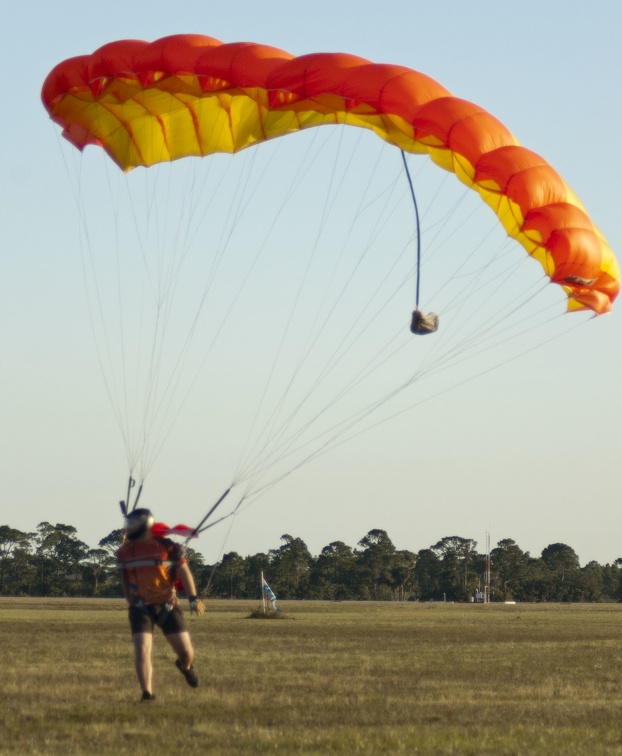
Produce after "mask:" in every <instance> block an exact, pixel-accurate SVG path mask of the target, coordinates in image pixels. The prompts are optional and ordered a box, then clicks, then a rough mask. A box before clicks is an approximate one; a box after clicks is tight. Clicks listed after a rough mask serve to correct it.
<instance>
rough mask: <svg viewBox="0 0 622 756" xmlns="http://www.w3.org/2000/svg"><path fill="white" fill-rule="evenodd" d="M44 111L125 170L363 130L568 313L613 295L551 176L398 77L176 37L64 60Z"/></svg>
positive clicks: (491, 132) (497, 126) (478, 122)
mask: <svg viewBox="0 0 622 756" xmlns="http://www.w3.org/2000/svg"><path fill="white" fill-rule="evenodd" d="M42 99H43V103H44V105H45V107H46V108H47V110H48V111H49V113H50V115H51V117H52V119H53V120H54V121H55V122H56V123H58V124H59V125H61V126H62V128H63V133H64V136H65V137H66V138H67V139H68V140H69V141H70V142H71V143H72V144H74V145H75V146H76V147H77V148H78V149H80V150H81V149H83V148H84V147H85V146H86V145H88V144H96V145H99V146H101V147H103V149H104V150H105V151H106V152H107V153H108V155H109V156H110V157H111V158H112V159H113V160H114V161H115V162H116V163H117V164H118V165H119V166H120V167H121V168H122V169H123V170H130V169H132V168H135V167H137V166H150V165H153V164H155V163H160V162H163V161H170V160H176V159H178V158H182V157H187V156H192V155H194V156H205V155H209V154H212V153H216V152H228V153H233V152H236V151H238V150H242V149H244V148H245V147H249V146H252V145H254V144H258V143H261V142H263V141H265V140H267V139H271V138H274V137H279V136H283V135H285V134H289V133H292V132H296V131H299V130H301V129H306V128H309V127H312V126H321V125H327V124H332V125H335V124H346V125H352V126H358V127H362V128H366V129H370V130H372V131H374V132H375V133H376V134H378V135H379V136H380V137H381V138H382V139H384V140H386V141H387V142H389V143H391V144H394V145H396V146H397V147H399V148H401V149H402V150H404V151H406V152H411V153H422V154H428V155H429V156H430V157H431V159H432V160H433V161H434V162H435V163H436V164H438V165H439V166H441V167H442V168H444V169H446V170H448V171H452V172H453V173H455V174H456V176H457V177H458V178H459V179H460V180H461V181H462V182H463V183H464V184H466V185H467V186H469V187H471V188H472V189H473V190H474V191H476V192H478V194H479V195H480V196H481V198H482V199H483V200H484V202H486V203H487V204H488V205H489V206H490V207H492V209H493V210H494V212H495V213H496V214H497V216H498V218H499V220H500V222H501V223H502V224H503V226H504V228H505V229H506V231H507V233H508V234H509V235H510V236H512V237H514V238H515V239H516V240H517V241H518V242H519V243H520V244H521V245H522V246H523V247H524V248H525V250H526V251H527V252H528V253H529V254H530V255H531V256H532V257H534V258H536V259H537V260H538V262H539V263H540V264H541V265H542V267H543V268H544V271H545V273H546V275H547V276H548V277H549V278H550V279H551V281H553V282H554V283H557V284H559V285H560V286H562V288H563V289H564V291H565V292H566V294H567V295H568V309H569V310H585V309H589V310H593V311H594V312H595V313H597V314H601V313H605V312H608V311H609V310H610V309H611V305H612V303H613V301H614V299H615V298H616V296H617V294H618V292H619V288H620V272H619V268H618V264H617V261H616V259H615V256H614V255H613V252H612V250H611V249H610V247H609V245H608V244H607V241H606V240H605V239H604V237H603V236H602V234H601V233H600V232H599V230H598V229H597V228H596V227H595V225H594V224H593V223H592V221H591V220H590V218H589V216H588V215H587V213H586V211H585V209H584V208H583V205H582V204H581V202H580V201H579V199H578V198H577V196H576V195H575V194H574V192H573V191H572V190H571V189H570V188H569V186H568V185H567V184H566V183H565V182H564V181H563V179H562V178H561V177H560V176H559V175H558V173H557V172H556V171H555V170H554V169H553V168H552V167H551V166H550V165H549V164H548V163H547V162H546V161H545V160H544V159H543V158H541V157H539V156H538V155H537V154H535V153H534V152H532V151H530V150H528V149H526V148H525V147H522V146H521V145H520V144H519V143H518V141H517V140H516V139H515V137H514V136H513V135H512V134H511V133H510V131H508V129H507V128H506V127H505V126H504V125H503V124H502V123H500V122H499V121H498V120H497V119H496V118H495V117H494V116H492V115H491V114H490V113H488V112H486V111H485V110H483V109H482V108H481V107H479V106H477V105H475V104H473V103H471V102H468V101H466V100H462V99H459V98H457V97H453V96H452V95H451V94H450V93H449V92H448V91H447V90H446V89H445V88H444V87H442V86H441V85H440V84H438V83H437V82H435V81H434V80H433V79H431V78H429V77H428V76H426V75H425V74H422V73H418V72H417V71H413V70H410V69H408V68H405V67H403V66H397V65H387V64H376V63H371V62H369V61H367V60H365V59H364V58H359V57H355V56H353V55H348V54H344V53H317V54H311V55H303V56H300V57H297V58H295V57H293V56H291V55H290V54H289V53H286V52H284V51H282V50H278V49H275V48H273V47H268V46H265V45H260V44H254V43H247V42H241V43H231V44H223V43H221V42H219V41H218V40H216V39H213V38H212V37H205V36H199V35H175V36H171V37H165V38H163V39H160V40H157V41H155V42H152V43H147V42H143V41H136V40H124V41H118V42H111V43H110V44H107V45H104V46H103V47H101V48H100V49H99V50H97V51H95V52H94V53H93V54H92V55H87V56H80V57H76V58H70V59H68V60H66V61H64V62H63V63H60V64H59V65H58V66H56V67H55V68H54V69H53V70H52V72H51V73H50V74H49V76H48V77H47V79H46V81H45V83H44V86H43V91H42Z"/></svg>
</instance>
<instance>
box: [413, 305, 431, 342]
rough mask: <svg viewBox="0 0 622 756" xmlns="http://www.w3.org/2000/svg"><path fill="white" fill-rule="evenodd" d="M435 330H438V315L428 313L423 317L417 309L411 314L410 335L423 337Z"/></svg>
mask: <svg viewBox="0 0 622 756" xmlns="http://www.w3.org/2000/svg"><path fill="white" fill-rule="evenodd" d="M436 330H438V315H437V314H436V313H435V312H430V313H428V314H427V315H424V314H423V313H422V312H421V310H419V309H417V310H415V311H414V312H413V318H412V322H411V324H410V332H411V333H415V334H417V335H418V336H423V335H425V334H426V333H434V332H435V331H436Z"/></svg>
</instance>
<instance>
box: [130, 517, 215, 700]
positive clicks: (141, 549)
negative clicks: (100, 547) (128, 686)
mask: <svg viewBox="0 0 622 756" xmlns="http://www.w3.org/2000/svg"><path fill="white" fill-rule="evenodd" d="M153 523H154V519H153V515H152V514H151V512H150V511H149V510H148V509H135V510H134V511H133V512H130V514H129V515H128V516H127V518H126V522H125V531H124V532H125V538H126V540H125V543H123V545H122V546H121V547H120V548H119V550H118V551H117V562H118V563H119V566H120V567H121V575H122V582H123V591H124V593H125V598H126V599H127V602H128V604H129V618H130V627H131V629H132V640H133V642H134V662H135V666H136V674H137V676H138V682H139V683H140V686H141V688H142V692H143V695H142V699H141V700H143V701H152V700H153V699H154V698H155V696H154V695H153V666H152V663H151V653H152V649H153V628H154V625H159V626H160V627H161V629H162V632H163V633H164V635H165V637H166V640H167V641H168V642H169V643H170V645H171V647H172V648H173V650H174V651H175V653H176V654H177V659H176V661H175V665H176V666H177V668H178V669H179V671H180V672H181V673H182V675H183V676H184V677H185V678H186V682H187V683H188V685H190V686H191V687H193V688H196V687H197V686H198V684H199V678H198V677H197V673H196V672H195V670H194V667H193V666H192V661H193V658H194V649H193V647H192V641H191V639H190V633H189V632H188V630H187V629H186V623H185V621H184V617H183V614H182V612H181V609H180V608H179V600H178V598H177V593H176V591H175V580H176V578H179V580H180V581H181V584H182V585H183V587H184V590H185V591H186V595H187V596H188V598H189V600H190V611H191V612H196V613H197V614H198V615H199V616H200V615H201V614H203V612H204V611H205V609H204V606H203V602H202V601H200V600H199V599H198V597H197V591H196V586H195V583H194V578H193V576H192V573H191V572H190V568H189V566H188V562H187V561H186V558H185V557H184V556H183V553H182V550H181V547H180V546H179V544H177V543H175V542H174V541H171V540H170V539H169V538H158V537H156V536H154V535H153V534H152V532H151V528H152V527H153Z"/></svg>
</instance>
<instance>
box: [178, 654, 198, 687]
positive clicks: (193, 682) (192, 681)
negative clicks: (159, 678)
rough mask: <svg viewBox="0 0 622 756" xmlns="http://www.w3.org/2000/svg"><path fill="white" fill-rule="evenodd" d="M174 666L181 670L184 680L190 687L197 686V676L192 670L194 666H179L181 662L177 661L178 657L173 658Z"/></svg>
mask: <svg viewBox="0 0 622 756" xmlns="http://www.w3.org/2000/svg"><path fill="white" fill-rule="evenodd" d="M175 666H176V667H177V669H178V670H179V671H180V672H181V674H182V675H183V676H184V677H185V678H186V682H187V683H188V685H189V686H190V687H191V688H198V687H199V676H198V675H197V673H196V672H195V671H194V667H190V669H184V668H183V667H182V666H181V662H180V661H179V659H176V660H175Z"/></svg>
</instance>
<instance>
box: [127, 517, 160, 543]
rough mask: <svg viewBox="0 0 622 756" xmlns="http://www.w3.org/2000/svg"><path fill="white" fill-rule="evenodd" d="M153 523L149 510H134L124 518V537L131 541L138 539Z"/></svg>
mask: <svg viewBox="0 0 622 756" xmlns="http://www.w3.org/2000/svg"><path fill="white" fill-rule="evenodd" d="M154 522H155V520H154V518H153V515H152V514H151V510H149V509H134V510H132V511H131V512H130V513H129V514H128V516H127V517H126V518H125V535H126V537H127V538H129V539H130V540H131V541H133V540H134V539H135V538H139V537H140V536H141V535H143V533H145V532H146V531H147V530H149V529H150V528H151V527H152V526H153V523H154Z"/></svg>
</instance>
